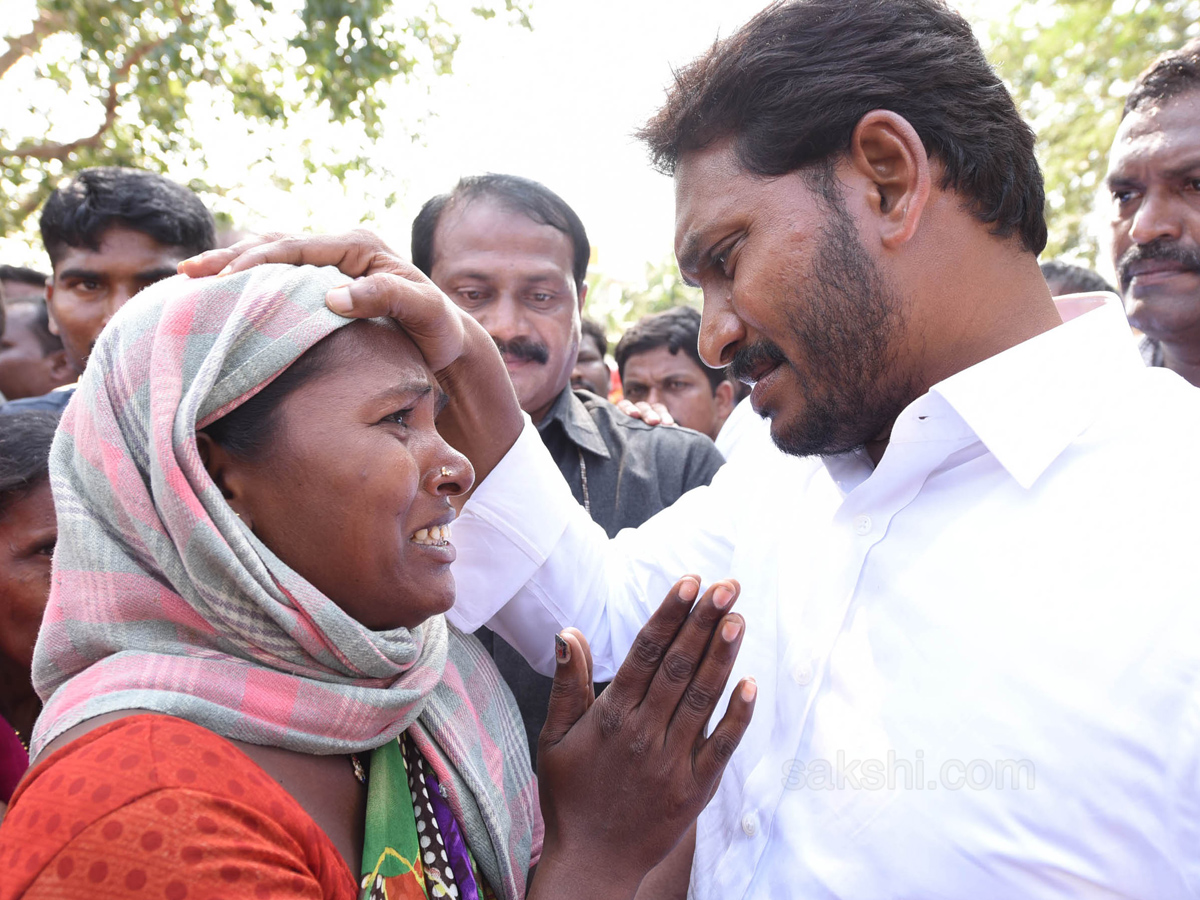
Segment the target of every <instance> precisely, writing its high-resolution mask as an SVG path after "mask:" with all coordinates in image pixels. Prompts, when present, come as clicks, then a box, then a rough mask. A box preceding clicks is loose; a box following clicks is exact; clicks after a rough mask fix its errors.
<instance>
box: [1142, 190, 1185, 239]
mask: <svg viewBox="0 0 1200 900" xmlns="http://www.w3.org/2000/svg"><path fill="white" fill-rule="evenodd" d="M1180 213H1181V210H1180V209H1179V204H1177V203H1175V202H1174V199H1173V198H1172V197H1171V196H1170V192H1169V191H1167V190H1164V189H1152V190H1149V191H1147V192H1146V195H1145V196H1144V197H1142V202H1141V203H1140V204H1139V205H1138V209H1137V212H1135V213H1134V214H1133V223H1132V225H1130V228H1129V237H1130V238H1131V239H1132V240H1133V241H1134V243H1137V244H1149V243H1152V242H1153V241H1157V240H1159V239H1162V238H1165V239H1167V240H1179V238H1180V237H1181V235H1182V233H1183V223H1182V219H1181V215H1180Z"/></svg>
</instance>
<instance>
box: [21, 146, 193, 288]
mask: <svg viewBox="0 0 1200 900" xmlns="http://www.w3.org/2000/svg"><path fill="white" fill-rule="evenodd" d="M114 225H119V226H122V227H124V228H128V229H130V230H132V231H140V232H141V233H142V234H144V235H146V236H147V237H150V238H153V239H154V240H156V241H158V243H160V244H164V245H166V246H168V247H179V248H180V249H181V250H183V252H184V253H186V254H187V255H189V256H191V255H193V254H196V253H202V252H204V251H205V250H211V249H213V248H214V247H215V246H216V243H217V239H216V226H215V224H214V223H213V217H212V213H210V212H209V211H208V208H207V207H206V206H205V205H204V203H203V202H202V201H201V200H200V198H199V197H197V196H196V195H195V194H194V193H192V191H190V190H188V189H187V188H185V187H184V186H183V185H181V184H176V183H175V182H174V181H171V180H170V179H169V178H164V177H163V176H161V175H156V174H155V173H153V172H147V171H145V170H143V169H125V168H120V167H117V166H102V167H98V168H94V169H84V170H82V171H81V172H78V173H76V175H75V177H74V178H73V179H72V180H71V181H70V182H69V183H67V184H65V185H63V186H62V187H60V188H59V189H58V190H56V191H55V192H54V193H53V194H51V195H50V199H49V200H47V201H46V205H45V207H43V209H42V218H41V229H42V243H43V244H44V245H45V247H46V252H47V253H48V254H50V262H51V264H52V265H54V266H57V265H58V261H59V260H60V259H61V258H62V256H63V254H64V253H65V252H66V250H67V248H68V247H87V248H88V249H90V250H98V249H99V248H100V240H101V238H102V237H103V235H104V232H105V231H107V230H108V229H109V228H110V227H112V226H114Z"/></svg>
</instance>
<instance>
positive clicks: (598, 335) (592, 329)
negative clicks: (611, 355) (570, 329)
mask: <svg viewBox="0 0 1200 900" xmlns="http://www.w3.org/2000/svg"><path fill="white" fill-rule="evenodd" d="M579 327H580V330H581V331H582V332H583V337H585V338H591V339H592V340H593V341H595V342H596V347H597V348H598V349H599V350H600V358H601V359H604V357H605V356H607V355H608V335H607V334H606V333H605V331H604V326H603V325H601V324H600V323H599V322H597V321H596V320H595V319H589V318H588V317H587V316H583V317H581V318H580V320H579Z"/></svg>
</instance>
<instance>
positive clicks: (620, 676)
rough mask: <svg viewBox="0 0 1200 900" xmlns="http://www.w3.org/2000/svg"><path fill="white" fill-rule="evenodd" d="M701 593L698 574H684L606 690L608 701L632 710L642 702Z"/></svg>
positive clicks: (645, 627)
mask: <svg viewBox="0 0 1200 900" xmlns="http://www.w3.org/2000/svg"><path fill="white" fill-rule="evenodd" d="M699 593H700V579H699V578H697V577H696V576H695V575H685V576H683V577H682V578H681V579H679V581H677V582H675V586H674V587H672V588H671V590H670V591H668V592H667V597H666V599H665V600H663V602H662V605H661V606H659V608H658V609H657V610H655V612H654V615H652V616H651V617H650V621H649V622H647V623H646V624H645V625H644V626H643V627H642V630H641V631H640V632H638V636H637V639H636V640H635V641H634V642H633V646H632V647H631V648H630V650H629V655H628V656H626V657H625V661H624V662H623V663H621V668H620V669H619V670H618V671H617V674H616V676H615V677H614V678H613V680H612V682H611V683H610V684H609V686H608V689H607V690H605V692H604V696H605V697H607V698H608V701H607V702H609V703H611V704H613V705H614V706H615V707H617V708H620V709H632V708H633V707H635V706H637V705H638V704H639V703H640V702H641V701H642V699H643V698H644V697H645V695H646V689H647V688H648V687H649V686H650V682H651V681H652V680H653V678H654V675H655V673H656V672H657V671H658V667H659V665H660V664H661V663H662V659H663V655H664V654H665V653H666V652H667V648H668V647H670V646H671V642H672V641H674V640H675V635H676V634H678V632H679V629H680V627H681V626H682V625H683V624H684V622H685V621H686V620H687V615H688V612H689V610H691V608H692V603H694V602H695V600H696V596H697V594H699Z"/></svg>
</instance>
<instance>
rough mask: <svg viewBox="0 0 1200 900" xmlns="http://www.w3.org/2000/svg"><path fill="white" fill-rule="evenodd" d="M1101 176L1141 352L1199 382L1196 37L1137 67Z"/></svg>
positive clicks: (1199, 72)
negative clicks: (1104, 176)
mask: <svg viewBox="0 0 1200 900" xmlns="http://www.w3.org/2000/svg"><path fill="white" fill-rule="evenodd" d="M1106 180H1107V186H1108V190H1109V195H1110V197H1111V201H1112V206H1111V209H1112V225H1113V227H1112V261H1113V267H1114V268H1115V269H1116V272H1117V277H1118V279H1119V281H1120V285H1121V293H1122V294H1123V295H1124V297H1125V304H1126V307H1127V309H1128V312H1129V321H1130V322H1131V323H1132V324H1133V325H1134V327H1136V328H1138V329H1139V330H1140V331H1141V332H1142V333H1143V335H1144V337H1143V339H1142V342H1141V350H1142V356H1143V358H1144V359H1145V360H1146V363H1147V364H1148V365H1152V366H1164V367H1166V368H1168V369H1171V370H1173V371H1174V372H1177V373H1178V374H1180V375H1182V376H1183V377H1184V378H1186V379H1187V380H1188V381H1190V382H1191V383H1192V384H1194V385H1200V202H1197V190H1196V187H1197V185H1198V184H1200V40H1193V41H1191V42H1189V43H1188V44H1186V45H1185V46H1183V47H1181V48H1180V49H1178V50H1175V51H1173V52H1171V53H1165V54H1163V55H1162V56H1160V57H1159V58H1158V59H1156V60H1155V61H1154V62H1153V63H1152V64H1151V65H1150V67H1149V68H1148V69H1147V70H1146V71H1145V72H1143V73H1142V74H1141V75H1140V76H1139V77H1138V80H1137V82H1136V83H1135V84H1134V86H1133V90H1132V91H1130V92H1129V96H1128V97H1127V98H1126V100H1125V111H1124V114H1123V118H1122V120H1121V127H1120V128H1118V129H1117V136H1116V139H1115V140H1114V141H1113V146H1112V151H1111V153H1110V154H1109V161H1108V177H1107V179H1106Z"/></svg>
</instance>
